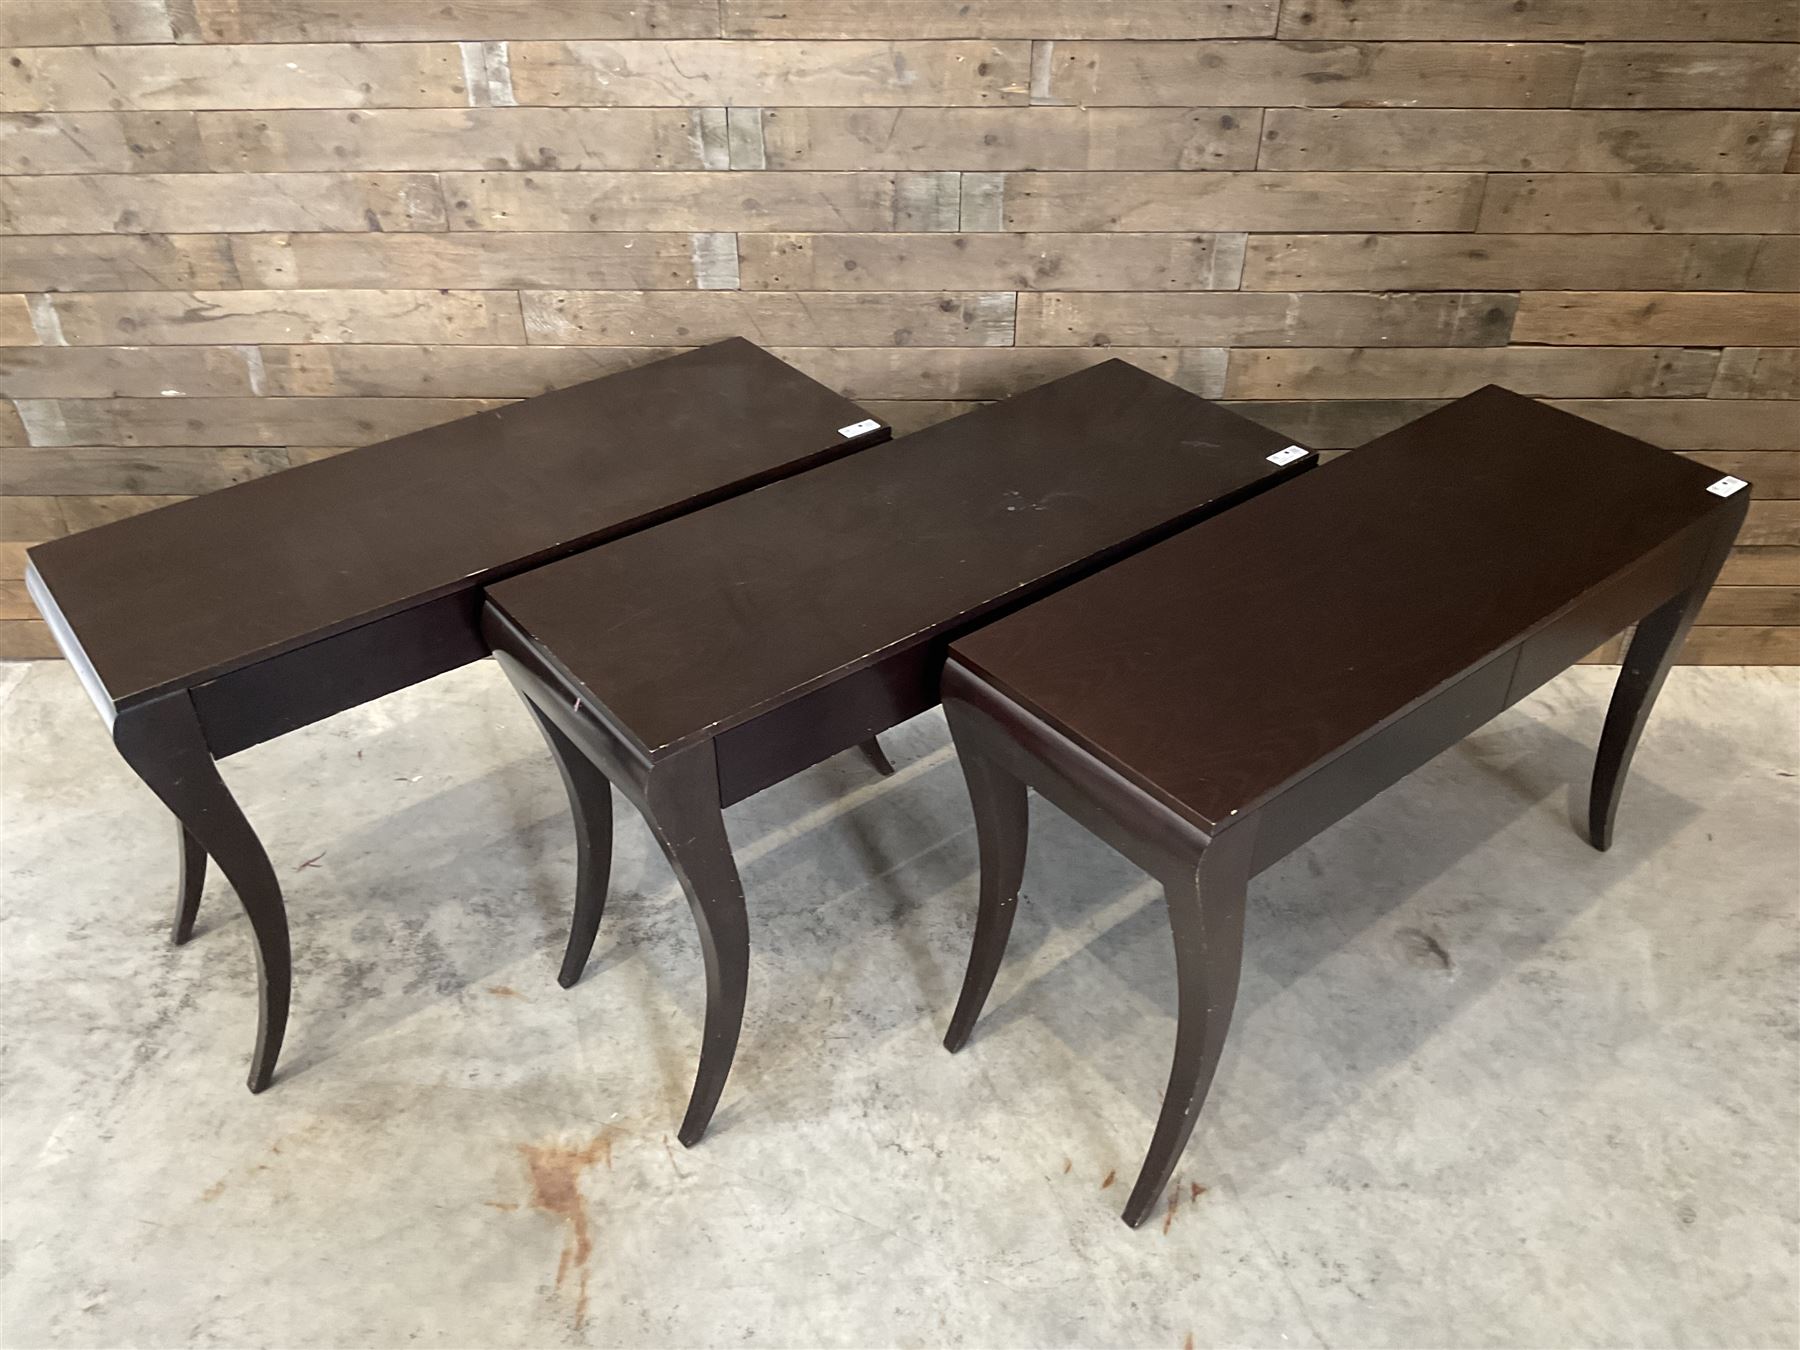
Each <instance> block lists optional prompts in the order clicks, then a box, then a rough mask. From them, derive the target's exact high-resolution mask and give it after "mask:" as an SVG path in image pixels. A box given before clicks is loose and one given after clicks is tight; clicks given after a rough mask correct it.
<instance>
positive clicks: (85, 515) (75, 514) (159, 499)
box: [49, 456, 291, 534]
mask: <svg viewBox="0 0 1800 1350" xmlns="http://www.w3.org/2000/svg"><path fill="white" fill-rule="evenodd" d="M290 458H291V456H290ZM49 500H51V501H56V502H60V503H62V512H63V519H64V520H66V521H67V522H68V525H69V533H70V534H74V533H75V532H76V531H78V530H91V529H93V528H94V527H95V526H96V525H110V524H111V523H112V522H113V521H115V520H124V519H125V518H126V517H127V516H135V515H140V514H142V513H143V512H145V511H154V510H155V509H156V508H157V507H159V506H170V505H172V504H174V503H175V502H185V501H186V500H187V498H186V497H185V496H180V495H161V494H157V493H144V494H140V495H137V496H131V495H126V494H122V493H106V494H101V495H97V496H91V497H88V496H75V495H71V496H67V497H52V498H50V499H49Z"/></svg>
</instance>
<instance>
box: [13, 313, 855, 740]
mask: <svg viewBox="0 0 1800 1350" xmlns="http://www.w3.org/2000/svg"><path fill="white" fill-rule="evenodd" d="M866 419H867V414H866V413H865V412H864V411H863V410H862V409H861V408H859V407H857V406H856V405H855V404H854V403H852V402H850V401H849V400H848V399H845V398H841V397H839V396H838V395H837V394H835V393H833V392H832V391H830V390H829V389H827V388H825V387H824V386H823V385H820V384H818V383H817V382H815V381H813V380H811V379H808V378H807V377H805V376H803V375H801V374H800V373H799V372H798V371H796V370H794V369H793V368H791V367H789V366H787V365H786V364H784V363H783V362H781V361H779V360H777V359H776V358H774V357H773V356H770V355H769V354H768V353H767V352H764V351H762V350H761V349H759V348H757V347H756V346H754V345H752V344H751V343H749V342H745V341H743V340H742V339H733V340H731V341H727V342H721V343H718V344H715V345H713V346H710V347H704V348H701V349H699V350H697V351H694V352H690V353H687V354H685V355H682V356H677V357H673V358H670V359H668V360H663V361H658V362H655V363H654V364H651V365H646V366H642V367H640V368H638V369H635V370H631V371H627V372H623V373H620V374H617V375H611V376H607V377H605V378H602V379H598V380H592V381H589V382H587V383H585V384H581V385H576V386H574V387H572V388H569V389H563V390H559V391H557V392H555V393H551V394H545V395H542V396H540V397H537V398H532V399H527V400H525V401H524V402H521V403H515V404H512V405H510V406H508V407H505V408H500V409H497V410H495V411H492V412H487V413H481V414H478V415H476V416H473V417H468V418H464V419H461V420H459V421H456V422H451V423H448V424H446V425H443V426H437V427H431V428H428V429H426V430H424V431H419V432H415V433H412V434H410V435H407V436H401V437H399V438H397V439H394V440H391V441H386V442H383V443H381V444H379V445H373V446H367V447H364V448H362V449H359V450H353V451H350V452H348V453H346V454H342V455H337V456H334V457H332V458H330V459H325V460H321V461H318V462H316V463H312V464H306V465H300V466H297V467H295V468H292V469H288V470H285V471H283V472H281V473H276V474H272V475H270V476H268V477H266V478H260V479H255V480H252V481H251V482H248V483H242V484H239V485H237V486H235V487H230V488H226V489H224V490H222V491H219V492H213V493H209V494H207V495H206V496H204V497H196V498H194V499H193V500H191V501H187V502H181V503H177V504H175V505H173V506H169V507H165V508H163V509H161V510H156V511H151V512H147V513H146V514H144V515H140V516H133V517H131V518H129V519H126V520H121V521H117V522H115V523H112V524H109V525H104V526H101V527H100V528H98V529H93V530H87V531H84V532H83V533H81V534H76V535H71V536H69V537H67V538H64V539H56V540H52V541H50V542H48V543H44V544H39V545H37V546H36V547H34V548H32V549H31V550H30V554H29V557H30V563H31V567H32V568H33V570H34V571H35V572H36V574H37V575H36V586H37V589H38V590H39V591H40V594H41V593H42V592H47V593H48V597H49V598H50V600H51V602H52V603H53V605H54V607H55V608H56V609H57V610H59V611H60V622H61V623H62V624H63V625H64V626H65V627H66V630H67V632H68V633H70V634H72V635H73V638H74V640H75V642H76V643H78V644H79V648H80V653H81V656H77V654H76V653H73V652H71V653H70V655H71V658H72V659H76V660H77V662H78V664H79V663H80V660H81V657H85V662H86V664H87V665H88V666H90V667H91V671H92V674H93V676H94V677H96V678H97V681H98V684H99V686H100V689H99V691H96V697H99V696H100V695H101V694H102V693H103V694H104V697H105V698H106V699H108V700H110V702H111V704H112V705H113V707H114V708H122V707H125V706H127V705H129V704H132V703H135V702H137V701H140V700H142V699H146V698H149V697H152V696H154V695H156V694H158V693H162V692H165V691H167V690H170V689H174V688H180V687H184V686H190V685H193V684H196V683H199V682H201V681H203V680H206V679H210V678H214V677H216V676H219V675H222V674H225V673H227V672H229V671H232V670H234V669H238V668H240V667H243V666H246V665H250V664H253V663H255V662H258V661H263V660H266V659H268V658H270V657H273V656H277V655H280V654H281V653H283V652H286V651H289V650H291V649H293V648H296V647H299V646H302V645H304V644H306V643H309V642H314V641H317V640H319V639H321V638H325V637H329V636H331V635H332V634H334V633H337V632H340V631H343V630H345V629H349V628H352V627H355V626H357V625H360V624H366V623H369V622H371V621H374V620H377V619H380V618H383V617H385V616H387V615H389V614H392V613H395V612H396V611H398V610H401V609H404V608H408V607H411V606H417V605H420V604H423V603H426V602H429V601H430V600H432V599H434V598H437V597H440V596H443V595H445V594H447V593H450V592H452V591H456V590H459V589H461V590H473V589H474V588H476V587H478V586H480V585H481V584H482V583H483V582H485V581H488V580H492V579H493V578H494V577H496V576H502V575H507V574H510V573H511V572H515V571H518V570H519V569H521V568H524V567H529V566H532V565H534V564H536V563H538V562H542V561H544V560H545V559H548V558H554V557H559V556H561V555H563V554H565V553H568V552H571V551H573V550H576V549H580V548H582V547H585V546H587V545H589V544H591V543H593V542H595V541H596V540H600V539H606V538H612V537H615V536H617V535H621V534H624V533H627V532H629V531H630V530H632V529H635V528H638V527H640V526H642V525H645V524H648V523H651V522H654V521H657V520H662V519H666V518H667V517H669V516H672V515H675V514H677V513H679V512H681V511H687V510H692V509H694V508H695V507H696V506H701V505H704V504H706V503H708V502H711V501H715V500H718V499H719V498H721V497H725V496H729V495H730V494H732V493H734V492H740V491H743V490H744V489H746V488H748V487H751V486H754V485H756V484H758V483H761V482H765V481H768V480H769V479H772V478H776V477H780V476H782V475H784V474H788V473H793V472H795V471H796V470H799V469H803V468H805V467H807V466H808V465H809V464H811V463H813V462H815V461H817V460H821V459H825V458H829V457H830V456H832V455H834V454H839V453H842V452H843V451H844V450H845V449H846V448H847V447H850V446H854V445H859V444H865V443H867V442H868V441H870V440H874V439H879V438H881V437H882V436H885V434H886V432H885V429H884V428H876V427H870V429H869V430H868V431H865V432H862V433H859V434H857V435H854V436H850V437H846V436H845V434H844V432H843V430H842V429H843V428H845V427H850V426H853V425H855V424H859V423H863V422H865V420H866ZM46 617H49V618H51V620H52V623H53V625H54V624H56V623H57V622H58V618H57V616H54V615H47V616H46Z"/></svg>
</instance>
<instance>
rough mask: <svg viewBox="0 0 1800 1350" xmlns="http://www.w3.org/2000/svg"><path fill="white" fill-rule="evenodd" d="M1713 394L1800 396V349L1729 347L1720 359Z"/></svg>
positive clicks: (1716, 395) (1722, 396) (1732, 395)
mask: <svg viewBox="0 0 1800 1350" xmlns="http://www.w3.org/2000/svg"><path fill="white" fill-rule="evenodd" d="M1712 397H1714V398H1800V348H1797V347H1734V348H1732V349H1731V350H1730V351H1727V352H1726V353H1725V354H1724V356H1723V358H1722V359H1721V360H1720V362H1719V373H1718V379H1717V380H1716V381H1715V382H1714V383H1713V387H1712Z"/></svg>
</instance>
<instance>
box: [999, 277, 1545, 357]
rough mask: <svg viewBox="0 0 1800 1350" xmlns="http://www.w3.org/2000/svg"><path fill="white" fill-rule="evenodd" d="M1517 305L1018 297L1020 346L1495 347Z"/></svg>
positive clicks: (1428, 299)
mask: <svg viewBox="0 0 1800 1350" xmlns="http://www.w3.org/2000/svg"><path fill="white" fill-rule="evenodd" d="M1515 303H1516V301H1515V298H1514V297H1513V296H1510V295H1503V294H1492V293H1489V294H1469V295H1463V294H1454V293H1449V292H1445V293H1441V294H1432V295H1398V294H1388V295H1361V294H1356V293H1352V292H1347V291H1320V292H1315V293H1310V294H1283V293H1279V292H1274V291H1265V292H1258V293H1254V294H1252V293H1246V292H1237V291H1210V292H1208V291H1197V292H1193V293H1183V294H1169V293H1161V294H1158V293H1154V292H1146V293H1140V294H1130V293H1125V292H1069V293H1064V292H1037V293H1028V294H1023V295H1020V297H1019V345H1020V346H1024V347H1040V346H1068V345H1076V346H1097V347H1107V346H1112V345H1114V344H1118V345H1120V346H1127V347H1162V346H1182V345H1189V346H1202V347H1234V346H1238V345H1243V346H1248V347H1295V346H1298V347H1313V346H1318V347H1374V346H1401V347H1432V346H1489V347H1497V346H1504V345H1505V343H1506V340H1507V333H1508V330H1509V329H1510V327H1511V324H1512V315H1513V308H1514V305H1515Z"/></svg>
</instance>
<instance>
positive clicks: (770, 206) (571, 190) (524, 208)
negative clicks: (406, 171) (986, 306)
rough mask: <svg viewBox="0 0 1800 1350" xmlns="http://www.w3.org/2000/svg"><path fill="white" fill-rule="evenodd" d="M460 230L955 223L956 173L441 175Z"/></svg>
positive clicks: (937, 226)
mask: <svg viewBox="0 0 1800 1350" xmlns="http://www.w3.org/2000/svg"><path fill="white" fill-rule="evenodd" d="M442 178H443V186H444V194H445V197H446V198H447V200H448V203H449V211H450V228H451V229H453V230H721V231H732V230H873V231H885V230H932V229H944V230H949V229H954V228H955V227H956V223H957V215H958V205H959V201H960V191H959V184H958V182H957V180H956V175H954V174H893V173H829V174H827V173H759V174H756V175H754V176H751V175H742V174H718V173H659V174H609V173H558V174H547V175H539V174H529V173H485V174H461V173H446V174H444V175H442Z"/></svg>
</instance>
